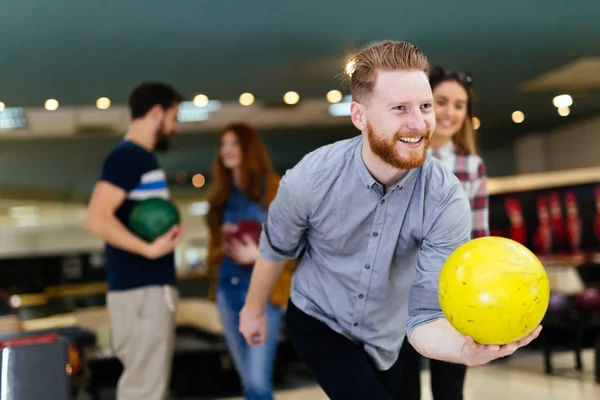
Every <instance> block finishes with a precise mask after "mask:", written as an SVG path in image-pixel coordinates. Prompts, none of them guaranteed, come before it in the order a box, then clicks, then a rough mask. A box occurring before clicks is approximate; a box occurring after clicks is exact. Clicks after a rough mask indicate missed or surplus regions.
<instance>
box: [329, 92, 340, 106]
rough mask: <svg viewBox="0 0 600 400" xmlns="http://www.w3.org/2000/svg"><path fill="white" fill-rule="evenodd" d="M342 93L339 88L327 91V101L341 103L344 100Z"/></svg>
mask: <svg viewBox="0 0 600 400" xmlns="http://www.w3.org/2000/svg"><path fill="white" fill-rule="evenodd" d="M342 98H343V96H342V93H341V92H340V91H339V90H330V91H329V92H327V101H329V102H330V103H334V104H335V103H339V102H340V101H342Z"/></svg>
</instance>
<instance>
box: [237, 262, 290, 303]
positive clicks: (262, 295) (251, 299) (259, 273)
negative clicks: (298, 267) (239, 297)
mask: <svg viewBox="0 0 600 400" xmlns="http://www.w3.org/2000/svg"><path fill="white" fill-rule="evenodd" d="M284 267H285V261H282V262H272V261H268V260H265V259H264V258H263V257H262V256H259V257H258V260H256V264H254V270H253V271H252V278H251V280H250V288H249V289H248V295H247V296H246V307H247V308H249V309H252V310H259V311H260V312H262V311H263V310H264V309H265V307H266V305H267V301H268V299H269V296H270V295H271V291H272V290H273V287H274V286H275V283H276V282H277V279H278V278H279V275H281V272H282V271H283V268H284Z"/></svg>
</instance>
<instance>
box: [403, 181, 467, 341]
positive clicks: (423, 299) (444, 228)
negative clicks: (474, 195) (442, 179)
mask: <svg viewBox="0 0 600 400" xmlns="http://www.w3.org/2000/svg"><path fill="white" fill-rule="evenodd" d="M432 206H433V209H434V210H435V211H434V212H433V213H432V215H431V216H430V217H429V218H426V219H428V220H430V221H432V222H431V223H428V222H427V221H425V224H424V237H423V243H422V245H421V250H420V252H419V257H418V260H417V280H416V282H415V283H414V285H413V286H412V288H411V292H410V296H409V302H408V322H407V326H406V334H407V335H408V336H410V335H411V334H412V332H413V331H414V329H415V328H417V327H418V326H420V325H423V324H426V323H428V322H432V321H435V320H438V319H441V318H444V314H443V312H442V311H441V308H440V303H439V299H438V293H437V290H438V280H439V276H440V272H441V270H442V267H443V265H444V263H445V262H446V260H447V259H448V257H449V256H450V254H452V252H453V251H454V250H456V249H457V248H458V247H459V246H461V245H462V244H464V243H466V242H468V241H469V239H470V236H471V209H470V206H469V201H468V198H467V196H466V194H465V193H464V191H463V190H462V188H461V187H460V186H459V185H458V184H457V185H453V186H451V187H449V188H448V189H447V190H446V194H445V195H442V196H441V198H440V200H439V201H438V204H432V205H430V207H432Z"/></svg>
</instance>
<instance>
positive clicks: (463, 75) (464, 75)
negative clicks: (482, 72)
mask: <svg viewBox="0 0 600 400" xmlns="http://www.w3.org/2000/svg"><path fill="white" fill-rule="evenodd" d="M429 75H430V80H431V82H440V81H443V80H446V79H456V80H457V81H459V82H460V83H461V84H462V85H464V86H467V87H470V86H471V84H472V83H473V77H472V76H471V74H470V73H468V72H463V71H453V70H450V69H446V68H442V67H435V68H433V69H432V70H431V73H430V74H429Z"/></svg>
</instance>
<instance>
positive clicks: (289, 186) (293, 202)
mask: <svg viewBox="0 0 600 400" xmlns="http://www.w3.org/2000/svg"><path fill="white" fill-rule="evenodd" d="M310 187H311V185H310V184H309V182H308V177H307V176H306V173H305V168H304V163H303V162H302V161H301V162H300V163H298V164H297V165H296V166H295V167H294V168H292V169H290V170H288V171H287V172H286V173H285V175H284V176H283V178H282V179H281V181H280V183H279V188H278V190H277V195H276V196H275V199H273V201H272V202H271V205H270V206H269V210H268V212H267V219H266V221H265V223H264V224H263V230H262V233H261V237H260V245H259V249H260V254H261V256H262V257H263V258H265V259H266V260H269V261H271V262H281V261H285V260H287V259H293V258H297V257H298V256H299V255H300V254H301V252H302V250H303V249H304V247H305V246H306V239H305V232H306V229H307V228H308V218H309V204H308V199H310V193H311V190H310Z"/></svg>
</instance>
